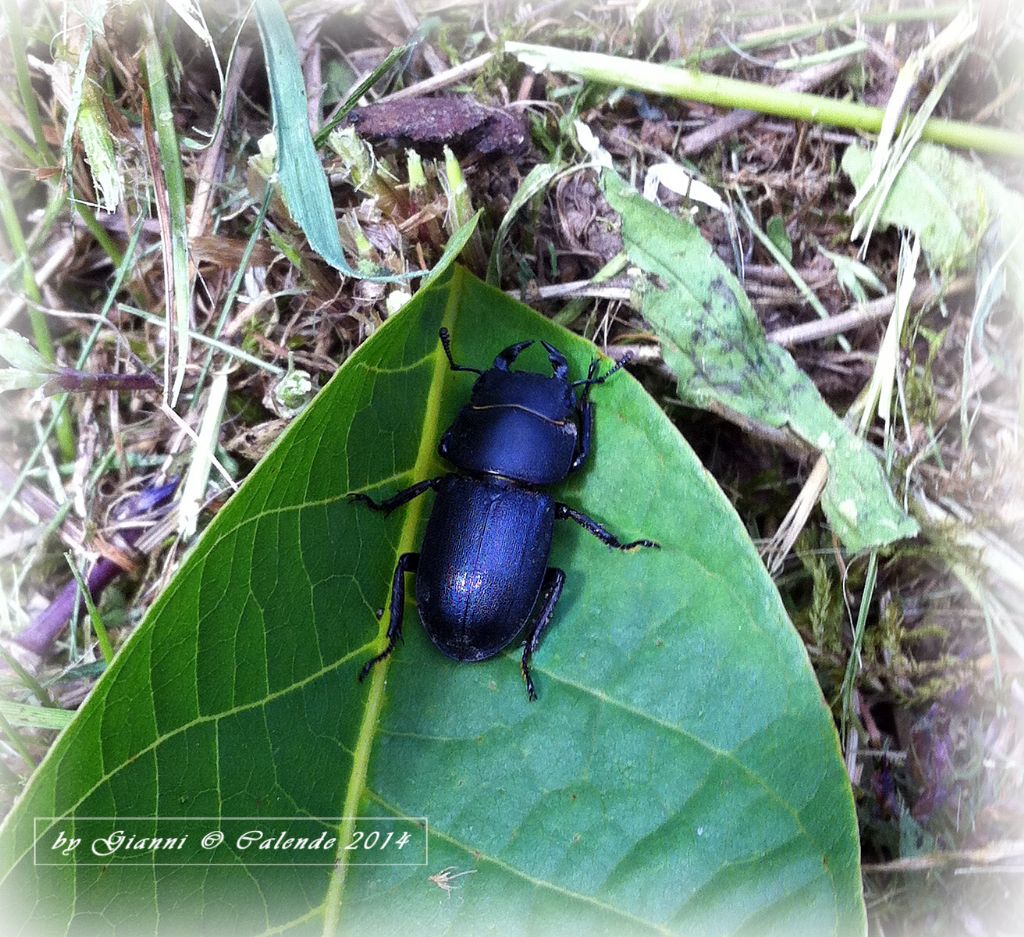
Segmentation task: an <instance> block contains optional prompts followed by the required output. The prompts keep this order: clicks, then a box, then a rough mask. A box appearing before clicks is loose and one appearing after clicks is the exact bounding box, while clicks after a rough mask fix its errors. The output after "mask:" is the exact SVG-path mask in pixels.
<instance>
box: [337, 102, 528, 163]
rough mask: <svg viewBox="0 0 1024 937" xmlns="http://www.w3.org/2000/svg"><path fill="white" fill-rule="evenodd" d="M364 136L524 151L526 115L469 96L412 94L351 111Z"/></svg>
mask: <svg viewBox="0 0 1024 937" xmlns="http://www.w3.org/2000/svg"><path fill="white" fill-rule="evenodd" d="M348 120H349V123H350V124H352V126H354V127H355V128H356V130H357V132H358V133H359V135H360V136H361V137H363V138H364V139H367V140H370V141H372V142H381V141H385V140H394V141H396V142H397V143H398V144H399V145H403V146H412V145H417V144H418V145H420V146H424V145H425V146H427V147H441V146H444V145H447V146H449V147H451V148H452V150H454V151H456V152H459V153H465V152H469V151H471V150H472V151H475V152H477V153H483V154H488V153H508V154H512V155H514V154H516V153H521V152H522V151H523V150H524V149H526V146H527V133H526V124H525V122H524V121H523V118H522V116H521V115H519V114H516V113H513V112H512V111H509V110H505V109H504V108H498V107H487V106H485V105H483V104H478V103H477V102H476V101H472V100H470V99H469V98H465V97H461V98H454V97H453V98H407V99H405V100H399V101H384V102H381V103H380V104H369V105H367V106H366V107H358V108H356V109H355V110H353V111H352V113H351V114H349V117H348Z"/></svg>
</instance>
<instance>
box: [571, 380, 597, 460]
mask: <svg viewBox="0 0 1024 937" xmlns="http://www.w3.org/2000/svg"><path fill="white" fill-rule="evenodd" d="M579 414H580V438H579V440H578V441H577V443H576V455H575V456H573V460H572V465H570V466H569V471H570V472H575V471H576V470H577V469H578V468H580V466H581V465H583V463H584V462H586V461H587V457H588V456H589V455H590V437H591V436H592V435H593V432H594V405H593V404H592V403H591V402H590V401H589V400H587V399H586V398H584V399H583V401H582V402H581V403H580V406H579Z"/></svg>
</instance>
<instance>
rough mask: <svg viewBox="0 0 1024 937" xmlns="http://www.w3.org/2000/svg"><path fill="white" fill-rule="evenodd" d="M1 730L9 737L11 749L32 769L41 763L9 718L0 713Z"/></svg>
mask: <svg viewBox="0 0 1024 937" xmlns="http://www.w3.org/2000/svg"><path fill="white" fill-rule="evenodd" d="M0 730H2V731H3V734H4V735H6V736H7V740H8V741H9V742H10V743H11V747H12V748H13V749H14V750H15V751H16V752H17V753H18V754H19V755H21V757H22V760H23V761H24V762H25V764H27V765H28V766H29V767H30V768H35V767H36V766H37V765H38V764H39V762H38V761H37V760H36V758H34V757H33V755H32V753H31V752H30V751H29V750H28V746H27V745H26V744H25V741H24V739H22V737H21V736H20V735H19V734H18V732H17V730H16V729H15V728H14V726H12V725H11V724H10V723H9V722H8V721H7V717H6V716H5V715H4V714H3V713H0Z"/></svg>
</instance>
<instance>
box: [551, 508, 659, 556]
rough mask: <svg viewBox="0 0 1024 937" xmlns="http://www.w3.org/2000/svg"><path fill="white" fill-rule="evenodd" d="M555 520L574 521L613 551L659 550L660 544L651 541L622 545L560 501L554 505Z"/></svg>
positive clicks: (594, 523) (595, 523)
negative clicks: (643, 548)
mask: <svg viewBox="0 0 1024 937" xmlns="http://www.w3.org/2000/svg"><path fill="white" fill-rule="evenodd" d="M555 519H556V520H560V521H564V520H570V521H575V522H576V523H577V524H579V525H580V527H582V528H583V529H584V530H589V531H590V532H591V533H592V534H593V535H594V536H595V537H597V539H598V540H600V541H601V543H603V544H606V545H607V546H609V547H612V548H613V549H615V550H634V549H636V548H637V547H654V548H655V549H656V550H660V549H661V544H659V543H655V542H654V541H653V540H633V541H631V542H630V543H623V542H622V541H621V540H619V538H618V537H616V536H615V534H613V533H611V532H609V531H607V530H605V528H604V527H602V526H601V525H600V524H599V523H598V522H597V521H595V520H594V518H592V517H588V516H587V515H586V514H584V513H583V512H582V511H577V510H576V509H575V508H571V507H569V505H568V504H562V502H561V501H559V502H557V503H556V504H555Z"/></svg>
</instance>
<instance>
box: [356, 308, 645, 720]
mask: <svg viewBox="0 0 1024 937" xmlns="http://www.w3.org/2000/svg"><path fill="white" fill-rule="evenodd" d="M439 338H440V339H441V346H442V347H443V348H444V353H445V355H446V356H447V358H448V364H449V365H450V367H451V370H452V371H468V372H470V373H472V374H476V375H477V379H476V381H475V383H474V384H473V390H472V394H471V396H470V401H469V403H468V404H467V405H466V406H464V407H463V408H462V409H461V410H460V411H459V414H458V416H457V417H456V418H455V422H454V423H452V425H451V426H450V427H449V428H448V430H447V431H446V432H445V434H444V436H443V437H442V439H441V443H440V445H439V446H438V454H439V455H440V456H441V457H442V458H444V459H445V460H447V461H448V462H450V463H451V464H452V465H454V466H455V467H456V469H458V471H457V472H453V473H450V474H447V475H440V476H438V477H437V478H430V479H427V480H425V481H421V482H417V483H416V484H415V485H412V486H411V487H409V488H406V489H405V490H404V491H400V492H398V494H396V495H393V496H392V497H390V498H388V499H387V500H385V501H375V500H373V498H371V497H369V496H368V495H365V494H361V493H352V494H349V495H348V496H347V497H348V499H349V500H350V501H358V502H361V503H363V504H366V505H367V506H368V507H370V508H372V509H373V510H375V511H380V512H382V513H384V514H389V513H391V511H393V510H395V508H398V507H401V505H403V504H406V503H407V502H409V501H411V500H412V499H413V498H415V497H417V496H418V495H421V494H423V493H424V492H425V491H427V490H428V489H429V490H433V491H434V492H435V500H434V507H433V509H432V510H431V512H430V518H429V519H428V521H427V529H426V533H425V534H424V535H423V545H422V547H421V549H420V552H419V553H403V554H402V555H401V556H400V557H399V559H398V565H397V566H396V567H395V573H394V577H393V579H392V582H391V617H390V619H389V622H388V630H387V646H386V647H385V648H384V650H383V651H381V653H380V654H378V655H377V656H376V657H374V658H372V659H371V660H368V661H367V662H366V664H365V665H364V666H363V668H362V670H361V671H360V673H359V679H360V680H362V679H363V678H364V677H365V676H366V675H367V674H368V673H369V672H370V670H371V669H372V668H373V666H374V665H375V664H378V663H380V661H382V660H384V659H385V658H387V657H388V656H389V655H390V654H391V652H392V651H394V649H395V645H396V644H397V642H398V640H399V638H400V637H401V635H402V613H403V610H404V605H405V579H404V577H405V574H406V573H415V574H416V604H417V607H418V609H419V615H420V620H421V621H422V622H423V627H424V629H425V630H426V632H427V634H428V635H429V636H430V640H431V641H433V642H434V644H435V645H436V646H437V648H438V650H440V651H441V652H442V653H444V654H446V655H447V656H448V657H450V658H452V659H453V660H457V661H467V662H468V661H482V660H487V659H488V658H490V657H494V655H496V654H498V653H499V652H501V651H503V650H504V649H505V648H507V647H508V646H509V645H510V644H511V643H512V642H513V641H515V639H516V636H517V635H519V634H520V633H521V632H523V631H524V630H525V632H526V645H525V647H524V648H523V657H522V673H523V679H524V680H525V681H526V691H527V693H528V695H529V698H530V699H531V700H535V699H536V698H537V693H536V690H535V689H534V686H533V679H532V677H531V676H530V657H531V656H532V655H533V652H534V651H536V650H537V646H538V645H539V644H540V639H541V637H542V635H543V634H544V631H545V629H546V628H547V627H548V625H549V624H550V622H551V617H552V615H553V613H554V610H555V603H557V602H558V597H559V595H560V594H561V592H562V586H563V584H564V582H565V573H564V572H562V570H560V569H556V568H555V567H549V566H548V565H547V563H548V555H549V554H550V552H551V537H552V533H553V530H554V522H555V521H556V520H571V521H575V522H576V523H577V524H579V525H580V526H581V527H583V528H584V529H585V530H588V531H590V533H592V534H593V535H594V536H595V537H597V539H598V540H600V541H601V542H602V543H604V544H607V545H608V546H609V547H612V548H614V549H616V550H633V549H635V548H637V547H658V544H657V543H655V542H654V541H653V540H633V541H632V542H630V543H622V542H621V541H620V540H619V539H618V538H617V537H616V536H615V535H614V534H611V533H609V532H608V531H607V530H605V528H604V527H602V526H601V525H600V524H599V523H598V522H597V521H595V520H594V519H593V518H592V517H588V516H587V515H586V514H583V513H582V512H580V511H577V510H576V509H575V508H572V507H570V506H569V505H567V504H563V503H561V502H560V501H555V499H554V498H552V497H551V495H549V494H548V493H547V492H545V491H544V490H543V489H544V488H546V487H548V486H550V485H555V484H557V483H559V482H561V481H564V480H565V479H566V478H567V477H568V476H569V475H570V474H571V473H572V472H575V471H577V470H578V469H579V468H580V467H581V466H582V465H583V463H584V462H586V460H587V457H588V455H589V454H590V443H591V436H592V434H593V427H594V409H593V404H592V403H591V402H590V391H591V389H592V388H593V387H595V386H596V385H598V384H603V383H604V382H605V381H606V380H608V378H609V377H611V376H612V375H613V374H614V373H615V372H616V371H618V370H619V369H620V368H621V367H622V366H623V365H624V364H625V363H626V360H627V359H623V360H622V361H620V362H619V363H618V364H617V365H615V366H614V367H612V368H611V369H610V370H608V371H606V372H605V373H604V374H601V375H599V374H598V369H599V367H600V363H599V361H598V360H597V359H594V361H592V362H591V364H590V368H589V370H588V372H587V376H586V377H585V378H583V379H582V380H577V381H571V380H570V379H569V363H568V361H566V359H565V356H564V355H563V354H562V353H561V352H560V351H559V350H558V349H557V348H555V347H554V346H553V345H549V344H548V343H547V342H541V344H542V345H543V346H544V348H545V350H546V351H547V353H548V360H549V361H550V362H551V370H552V376H551V377H547V376H546V375H543V374H538V373H536V372H533V371H513V370H512V364H513V363H514V362H515V360H516V358H517V357H518V356H519V355H520V353H522V352H523V351H524V350H525V349H526V348H528V347H529V346H530V345H532V344H533V342H532V341H525V342H517V343H516V344H514V345H510V346H509V347H508V348H506V349H505V350H504V351H502V352H501V353H500V354H499V355H498V356H497V357H496V358H495V359H494V364H493V365H492V366H491V367H490V368H489V369H488V370H486V371H482V370H480V369H479V368H470V367H465V366H463V365H460V364H456V363H455V359H454V357H453V356H452V350H451V340H450V337H449V334H448V330H447V329H444V328H442V329H441V330H440V332H439Z"/></svg>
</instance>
